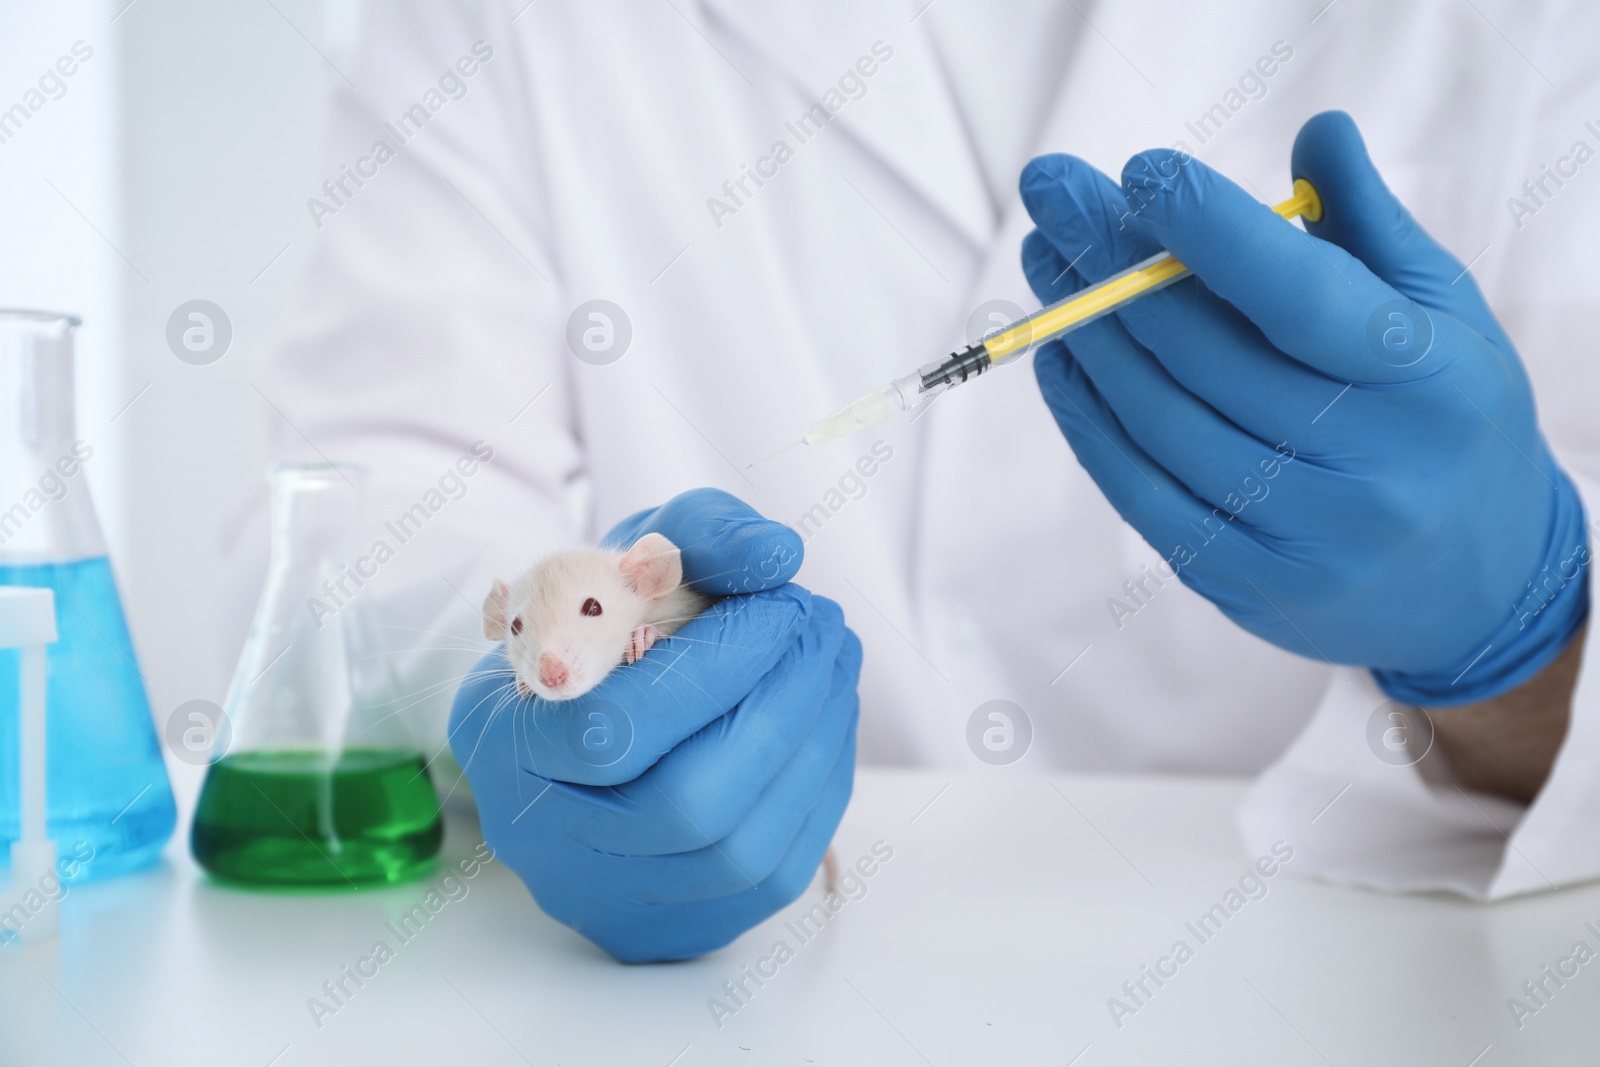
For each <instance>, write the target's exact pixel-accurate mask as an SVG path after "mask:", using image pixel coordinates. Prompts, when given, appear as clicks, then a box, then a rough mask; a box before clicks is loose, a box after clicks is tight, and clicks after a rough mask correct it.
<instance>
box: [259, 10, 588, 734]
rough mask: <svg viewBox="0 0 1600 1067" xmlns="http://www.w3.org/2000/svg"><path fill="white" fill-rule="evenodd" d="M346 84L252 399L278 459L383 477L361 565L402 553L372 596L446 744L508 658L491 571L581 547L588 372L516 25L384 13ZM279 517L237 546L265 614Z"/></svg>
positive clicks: (426, 716)
mask: <svg viewBox="0 0 1600 1067" xmlns="http://www.w3.org/2000/svg"><path fill="white" fill-rule="evenodd" d="M341 67H342V68H343V69H345V70H348V71H349V74H350V78H351V81H352V82H353V83H354V84H353V85H352V84H347V83H346V82H345V81H343V80H341V79H339V78H335V79H333V85H334V95H333V98H332V100H331V102H330V117H329V122H328V130H327V134H326V148H325V151H324V153H323V162H322V163H321V169H320V171H319V173H318V174H317V176H316V180H315V182H313V183H311V187H310V188H308V189H307V192H310V193H313V196H312V198H310V199H308V200H307V211H308V214H310V215H311V216H312V218H311V222H310V224H308V227H307V229H308V231H309V232H308V234H307V236H308V237H309V239H310V240H312V241H313V242H314V247H313V251H312V252H311V254H310V258H309V264H308V267H307V270H306V273H305V275H304V277H303V279H302V282H301V284H300V290H301V291H300V293H299V296H298V299H297V301H296V303H295V305H294V306H293V307H292V308H291V310H290V312H289V314H288V317H287V325H286V327H285V328H284V334H283V338H282V342H281V344H280V345H279V346H278V347H277V349H276V352H275V354H274V357H273V360H272V364H271V366H270V368H269V372H268V373H267V374H266V375H264V376H263V377H262V378H258V379H257V380H256V382H254V383H253V384H255V386H256V388H257V389H258V391H259V392H260V393H261V397H260V399H261V401H262V402H263V403H265V404H267V405H270V411H269V412H268V417H269V419H270V421H271V423H272V426H273V431H272V432H273V435H274V440H273V445H274V448H273V451H274V455H275V456H276V457H279V458H284V457H292V458H306V459H313V460H316V459H334V460H339V461H351V462H354V463H358V464H361V465H363V466H364V467H366V468H367V470H368V480H367V485H366V491H367V509H366V510H367V515H366V517H365V519H364V522H363V525H364V529H363V530H361V531H360V532H359V533H358V534H357V536H356V542H357V543H356V548H358V549H360V550H363V551H364V552H367V553H368V554H369V555H370V556H371V557H372V558H373V559H377V557H378V555H379V553H376V552H374V551H373V550H375V549H376V548H377V546H378V545H379V544H380V543H382V544H383V545H385V546H386V547H387V550H388V552H387V556H388V558H386V559H381V560H379V561H378V562H370V561H369V562H367V563H366V564H365V565H364V567H363V569H364V570H366V571H369V572H370V571H373V570H375V571H376V574H375V576H372V577H370V579H369V580H368V581H367V582H366V583H365V584H364V585H363V586H362V587H361V588H360V589H359V590H358V591H356V592H355V593H354V596H355V597H359V598H360V599H362V600H364V601H365V602H366V605H367V607H368V609H369V613H370V615H371V616H372V617H373V619H374V622H375V624H376V626H375V629H376V630H377V632H378V635H379V640H380V643H381V644H382V646H383V647H384V649H385V653H384V654H385V655H386V656H387V657H389V659H390V663H391V665H392V666H393V667H395V669H396V671H397V673H398V675H399V679H398V681H399V684H400V685H401V687H402V690H403V700H402V703H403V704H405V705H407V707H408V712H407V714H408V717H409V718H410V719H411V720H412V727H413V733H417V734H421V735H423V736H420V737H418V740H419V741H420V742H423V743H427V744H429V745H430V746H431V747H433V748H438V747H439V746H440V745H441V744H442V743H443V737H444V727H443V723H444V717H445V715H446V714H447V711H448V703H449V698H450V696H451V692H452V691H453V688H454V686H453V685H450V684H446V683H447V682H448V681H449V680H451V679H458V678H459V677H460V676H461V675H462V674H463V673H464V672H466V671H467V670H469V669H470V666H471V664H472V662H473V661H474V659H475V657H476V656H477V655H479V654H481V651H482V649H483V648H484V647H487V644H488V643H487V642H486V641H485V640H484V639H483V635H482V627H481V622H480V621H479V615H478V607H477V605H478V604H480V603H481V601H482V598H483V596H484V594H485V592H486V590H487V588H488V582H489V580H490V577H491V576H492V575H500V576H504V577H508V578H509V577H511V576H512V575H513V574H514V573H515V572H516V571H518V570H521V569H523V568H525V567H527V566H528V565H529V564H531V563H532V561H533V560H534V559H536V558H537V557H538V556H539V555H540V554H541V553H542V552H544V551H548V550H549V549H551V548H553V547H557V546H561V545H565V544H567V543H570V542H572V541H573V540H574V539H575V538H577V536H578V530H577V529H576V528H575V522H574V520H573V518H571V517H570V513H571V510H572V509H571V508H570V507H569V499H568V498H569V496H570V490H571V487H572V485H573V484H574V480H575V479H577V478H578V477H579V476H580V475H581V464H580V452H579V448H578V444H577V440H576V435H575V433H574V431H573V426H572V416H571V408H570V404H569V382H568V380H567V378H566V375H565V370H566V364H567V362H569V361H571V360H572V358H573V357H572V356H571V355H570V354H569V353H568V352H567V350H566V347H565V342H564V336H565V315H564V313H563V311H562V305H563V301H564V298H563V297H562V295H561V293H560V291H559V286H558V285H557V284H556V281H555V279H556V278H557V277H558V273H557V270H556V268H555V266H554V265H553V263H552V262H551V256H550V253H549V250H548V247H547V245H548V241H547V235H548V231H549V219H548V214H547V212H546V211H545V205H544V204H543V202H542V199H541V187H540V182H539V174H538V167H537V160H538V147H537V143H538V130H537V129H536V128H535V126H534V124H533V121H532V115H531V111H532V109H531V106H530V91H529V88H528V85H527V82H528V79H529V76H530V75H529V71H528V70H527V69H525V66H524V65H523V63H522V56H521V54H520V52H519V49H518V47H517V38H516V29H515V27H514V26H513V25H511V24H510V15H509V14H508V13H507V12H506V11H504V10H502V9H501V8H499V7H498V6H496V5H492V4H470V3H468V4H423V3H401V4H389V3H385V4H373V5H369V8H368V10H367V11H366V12H365V13H364V17H363V23H362V32H361V41H360V51H359V54H358V56H357V57H356V59H355V60H354V61H353V62H351V63H349V64H348V65H346V64H341ZM468 72H470V73H468ZM356 86H359V88H356ZM486 451H487V452H489V453H491V454H492V458H490V459H489V460H487V461H486V462H474V460H475V459H481V457H482V456H483V455H484V453H485V452H486ZM468 469H470V470H471V473H470V474H466V473H464V471H466V470H468ZM419 506H420V508H421V509H422V510H420V511H419V510H417V509H418V507H419ZM264 508H265V497H264V494H263V495H262V497H260V498H258V499H257V501H256V502H255V503H254V505H253V507H252V508H251V510H250V513H249V514H248V516H246V517H244V518H242V519H241V521H240V522H239V524H238V532H237V535H236V543H235V544H234V545H233V546H232V549H231V554H232V555H233V556H235V557H236V558H237V560H238V565H237V566H236V568H235V579H236V580H235V585H236V589H235V591H234V593H235V597H234V599H235V604H236V606H237V607H238V608H239V610H240V612H242V613H243V614H244V615H245V616H246V617H247V615H248V609H249V605H250V604H252V603H254V599H255V595H256V590H257V589H259V583H260V580H261V575H262V573H263V570H264V565H265V558H266V546H265V532H266V527H267V522H266V517H265V510H264ZM406 516H409V517H410V521H409V522H408V521H405V517H406ZM352 562H354V561H352ZM241 629H242V626H241Z"/></svg>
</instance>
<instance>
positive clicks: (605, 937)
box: [450, 489, 861, 962]
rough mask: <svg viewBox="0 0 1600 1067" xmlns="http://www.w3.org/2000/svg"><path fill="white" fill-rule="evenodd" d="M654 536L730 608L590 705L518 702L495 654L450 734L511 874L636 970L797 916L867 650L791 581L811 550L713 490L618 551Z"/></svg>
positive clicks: (821, 844) (616, 535) (686, 500)
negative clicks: (781, 914) (787, 911)
mask: <svg viewBox="0 0 1600 1067" xmlns="http://www.w3.org/2000/svg"><path fill="white" fill-rule="evenodd" d="M652 531H653V532H657V533H660V534H663V535H665V536H666V537H667V538H669V539H670V540H671V541H673V543H675V544H676V545H678V547H679V548H680V549H681V550H682V553H683V567H684V577H685V579H686V580H688V581H689V582H691V583H692V584H693V585H694V586H695V587H696V588H698V589H700V590H701V591H703V592H707V593H712V594H715V595H719V596H724V597H725V599H723V600H721V601H719V602H718V603H717V604H716V605H715V606H714V607H712V608H711V609H710V610H709V611H708V612H707V613H706V614H705V615H703V616H701V617H700V618H697V619H694V620H693V621H691V622H689V623H688V624H687V625H685V626H684V627H683V629H681V630H679V631H678V632H677V633H676V634H674V635H673V636H671V637H668V638H665V639H663V640H661V641H658V642H657V643H656V645H655V646H654V647H653V648H651V650H650V651H649V652H648V653H647V654H646V655H645V656H644V658H643V659H642V660H640V661H639V663H638V664H636V665H635V666H633V667H630V668H627V669H619V670H616V671H613V672H612V673H611V674H610V675H609V676H607V678H606V679H605V681H603V682H601V684H600V685H599V686H597V687H596V688H595V689H593V690H591V691H590V692H589V693H587V694H585V695H584V696H582V697H579V698H578V699H576V700H568V701H560V702H555V703H552V702H548V701H544V700H540V699H523V698H520V697H518V696H517V695H516V692H515V688H514V686H513V684H512V682H511V676H510V673H509V667H508V665H507V663H506V660H505V654H504V648H503V647H501V648H497V649H496V650H495V651H494V652H492V653H490V654H489V655H488V656H487V657H486V658H485V659H484V660H483V661H482V662H481V663H480V664H479V665H478V669H477V671H476V672H475V673H474V675H472V676H471V677H470V678H469V680H468V681H467V683H466V684H464V685H463V686H462V687H461V689H460V691H459V692H458V693H457V694H456V700H455V706H454V708H453V710H452V712H451V716H450V743H451V747H452V749H453V750H454V752H455V754H456V758H457V760H458V761H459V762H460V763H461V766H462V767H463V768H464V769H465V770H466V773H467V779H468V781H469V782H470V783H471V785H472V791H473V793H474V795H475V796H476V798H477V802H478V815H479V819H480V820H481V822H482V826H483V833H484V838H485V840H486V841H488V843H489V845H490V847H492V848H493V849H494V850H495V854H496V856H497V857H499V858H500V859H501V860H502V861H504V862H505V863H506V864H507V866H509V867H510V868H511V869H512V870H514V871H516V872H517V874H518V875H519V876H520V877H521V878H522V880H523V882H525V883H526V884H527V886H528V888H529V890H530V891H532V893H533V896H534V899H536V900H537V901H538V902H539V906H540V907H541V908H543V909H544V911H545V912H546V913H547V914H549V915H550V916H551V917H552V918H554V919H556V920H557V921H559V922H562V923H565V924H566V925H568V926H570V927H572V928H573V929H574V930H577V931H578V932H579V933H581V934H583V935H584V936H585V937H587V938H589V939H590V940H592V941H594V942H595V943H596V944H598V945H599V946H600V947H601V948H603V949H605V950H606V951H607V952H609V953H610V954H611V955H613V956H615V957H616V958H617V959H619V960H623V961H625V962H644V961H650V960H670V959H683V958H687V957H691V956H698V955H700V954H702V953H705V952H709V951H711V950H712V949H716V948H720V947H721V946H723V945H725V944H727V943H728V942H729V941H731V940H733V939H734V938H735V937H737V936H738V935H739V934H740V933H742V932H743V931H745V930H747V929H749V928H750V927H751V926H754V925H755V924H756V923H758V922H760V921H761V920H763V919H765V918H766V917H767V916H769V915H771V914H772V913H773V912H775V911H777V910H778V909H780V908H782V907H783V906H785V905H786V904H788V903H790V902H791V901H793V900H794V899H796V898H797V897H798V896H799V895H800V894H801V893H802V892H803V891H804V890H805V888H806V887H807V886H808V885H809V884H810V882H811V880H812V877H813V875H814V874H815V873H816V870H817V865H818V864H819V863H820V862H821V860H822V855H823V853H824V852H825V851H826V849H827V847H828V843H829V841H831V840H832V838H833V832H834V829H835V828H836V827H837V826H838V824H839V819H840V817H841V816H842V815H843V814H844V809H845V805H846V804H847V803H848V802H849V800H850V790H851V785H852V782H853V779H854V771H855V727H856V716H857V711H858V704H857V699H856V679H857V676H858V675H859V673H860V669H861V643H860V641H859V640H857V638H856V636H855V634H853V633H852V632H850V630H848V629H846V628H845V625H844V616H843V614H842V613H841V611H840V609H839V606H838V605H837V604H835V603H834V602H833V601H831V600H825V599H823V598H822V597H814V596H812V595H811V594H810V593H809V592H807V591H806V590H804V589H802V588H800V587H799V586H797V585H794V584H792V583H790V581H789V579H790V578H792V577H793V576H794V574H795V572H796V571H798V570H799V568H800V559H801V552H802V546H801V541H800V538H799V536H798V535H797V534H796V533H795V532H794V531H793V530H791V529H789V528H788V527H786V526H783V525H782V524H780V523H776V522H771V521H768V520H766V519H763V518H761V517H760V516H759V515H757V514H756V513H755V512H754V511H752V510H750V508H749V507H748V506H747V505H745V504H744V503H742V502H741V501H739V500H737V499H736V498H734V497H732V496H729V495H728V494H727V493H723V492H719V491H716V490H711V489H697V490H693V491H691V492H687V493H684V494H682V495H681V496H678V497H675V498H673V499H672V500H671V501H669V502H668V503H667V504H665V505H663V506H662V507H660V508H658V509H655V510H652V511H648V512H641V513H639V514H638V515H635V516H633V517H631V518H629V519H627V520H626V521H624V522H623V523H621V524H620V525H618V527H617V528H616V529H614V530H613V531H612V532H611V534H610V535H608V536H607V538H606V540H607V542H608V543H612V544H616V545H629V544H632V543H633V541H635V540H636V539H638V537H640V536H641V535H643V534H645V533H649V532H652Z"/></svg>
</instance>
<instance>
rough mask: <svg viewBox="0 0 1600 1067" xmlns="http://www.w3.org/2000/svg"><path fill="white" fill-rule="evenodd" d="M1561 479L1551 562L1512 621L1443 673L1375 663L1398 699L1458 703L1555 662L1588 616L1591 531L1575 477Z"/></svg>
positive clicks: (1502, 689)
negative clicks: (1411, 671)
mask: <svg viewBox="0 0 1600 1067" xmlns="http://www.w3.org/2000/svg"><path fill="white" fill-rule="evenodd" d="M1551 473H1552V474H1553V476H1554V477H1555V478H1556V479H1557V486H1558V490H1557V493H1556V509H1555V516H1554V518H1553V520H1552V521H1551V524H1550V536H1549V538H1548V539H1547V540H1546V543H1545V553H1544V562H1543V564H1542V565H1541V566H1540V568H1539V570H1538V571H1536V572H1535V573H1534V576H1533V578H1532V580H1530V581H1529V582H1528V583H1527V584H1526V585H1525V586H1524V587H1523V590H1522V594H1521V595H1520V597H1519V598H1518V600H1517V602H1516V603H1515V604H1513V605H1511V610H1510V612H1509V615H1508V617H1507V619H1506V621H1505V623H1504V624H1503V625H1502V626H1501V627H1500V629H1499V630H1498V631H1496V632H1495V633H1494V634H1493V635H1492V636H1490V637H1488V638H1486V639H1485V640H1484V641H1483V642H1481V643H1480V644H1479V645H1478V646H1477V647H1476V648H1474V649H1473V651H1472V652H1471V653H1470V654H1469V655H1468V656H1467V657H1464V658H1463V659H1462V660H1461V662H1460V663H1459V664H1457V665H1455V666H1454V667H1452V668H1451V669H1450V670H1447V671H1440V672H1438V673H1437V674H1405V673H1402V672H1399V671H1384V670H1376V669H1374V670H1373V672H1372V677H1373V680H1374V681H1376V682H1377V683H1378V688H1380V689H1382V690H1383V691H1384V693H1385V694H1386V695H1388V696H1389V697H1390V698H1391V699H1393V700H1398V701H1401V702H1403V703H1406V704H1415V705H1419V706H1422V707H1453V706H1455V705H1459V704H1472V703H1476V702H1478V701H1481V700H1489V699H1491V698H1493V697H1497V696H1499V695H1500V694H1501V693H1507V692H1510V691H1511V690H1513V689H1515V688H1517V687H1518V686H1519V685H1521V684H1522V683H1524V682H1526V681H1528V680H1529V679H1530V678H1533V677H1534V676H1535V675H1537V674H1538V673H1539V672H1540V671H1542V670H1544V669H1545V668H1546V667H1548V666H1549V665H1550V664H1551V662H1552V661H1554V660H1555V658H1556V657H1557V656H1559V655H1561V653H1562V651H1563V650H1564V649H1565V648H1566V647H1567V645H1568V644H1569V643H1570V642H1571V640H1572V637H1573V635H1574V634H1576V633H1577V632H1578V630H1579V629H1580V628H1581V627H1582V626H1583V624H1584V622H1585V621H1587V619H1588V617H1589V575H1588V567H1589V534H1588V527H1587V524H1586V522H1585V518H1584V512H1583V501H1582V500H1581V499H1579V497H1578V491H1577V489H1576V488H1575V487H1574V486H1573V484H1572V481H1571V479H1570V478H1568V477H1567V474H1566V472H1565V471H1563V470H1562V469H1561V468H1560V467H1557V466H1554V465H1553V464H1552V472H1551Z"/></svg>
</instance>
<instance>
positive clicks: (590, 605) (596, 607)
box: [583, 597, 600, 615]
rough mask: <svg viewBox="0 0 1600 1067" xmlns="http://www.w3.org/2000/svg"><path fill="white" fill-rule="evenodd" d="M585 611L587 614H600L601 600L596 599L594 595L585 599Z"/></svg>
mask: <svg viewBox="0 0 1600 1067" xmlns="http://www.w3.org/2000/svg"><path fill="white" fill-rule="evenodd" d="M583 613H584V614H585V615H598V614H600V601H598V600H596V599H595V598H594V597H590V598H589V599H588V600H585V601H584V602H583Z"/></svg>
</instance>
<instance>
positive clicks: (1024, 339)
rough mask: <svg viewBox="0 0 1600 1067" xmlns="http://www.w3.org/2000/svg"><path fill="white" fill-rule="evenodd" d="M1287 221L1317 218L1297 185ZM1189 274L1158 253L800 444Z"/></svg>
mask: <svg viewBox="0 0 1600 1067" xmlns="http://www.w3.org/2000/svg"><path fill="white" fill-rule="evenodd" d="M1273 210H1274V211H1276V212H1277V213H1278V214H1279V215H1281V216H1283V217H1284V218H1286V219H1292V218H1295V217H1296V216H1300V215H1303V216H1305V218H1306V220H1307V221H1309V222H1317V221H1318V220H1320V219H1321V218H1322V200H1321V198H1320V197H1319V196H1318V195H1317V191H1316V189H1314V188H1313V187H1312V185H1311V183H1310V182H1308V181H1306V180H1305V179H1304V178H1297V179H1296V180H1295V183H1294V195H1293V196H1291V197H1290V198H1289V199H1287V200H1285V201H1284V202H1283V203H1281V204H1277V205H1275V206H1274V207H1273ZM1190 273H1191V272H1190V270H1189V268H1188V267H1185V266H1184V265H1183V264H1182V263H1180V262H1178V260H1177V259H1176V258H1175V257H1174V256H1173V255H1172V254H1171V253H1170V252H1160V253H1157V254H1156V255H1153V256H1151V257H1150V258H1149V259H1146V260H1144V261H1143V262H1141V263H1135V264H1134V265H1133V266H1132V267H1129V268H1128V269H1127V270H1125V271H1122V272H1121V273H1118V274H1113V275H1112V276H1111V277H1109V278H1106V279H1105V280H1104V281H1101V282H1099V283H1097V284H1095V285H1091V286H1090V287H1089V288H1087V289H1083V290H1080V291H1078V292H1076V293H1073V294H1072V295H1071V296H1068V297H1066V298H1064V299H1062V300H1058V301H1056V302H1055V303H1053V304H1051V305H1049V306H1048V307H1045V308H1041V309H1040V310H1039V311H1036V312H1034V313H1033V314H1032V315H1029V316H1028V317H1027V318H1025V319H1021V320H1019V321H1017V322H1014V323H1012V324H1011V325H1009V326H1006V327H1004V328H1003V329H1000V330H997V331H995V332H993V333H991V334H989V335H988V336H987V337H986V338H984V339H983V340H980V341H978V342H976V343H974V344H971V345H969V346H967V347H966V348H963V349H961V350H960V351H957V352H952V353H951V354H950V355H948V356H946V357H945V358H943V359H939V360H935V361H934V362H932V363H929V364H926V365H924V366H922V367H919V368H918V369H917V370H915V371H913V372H912V373H910V374H907V375H906V376H905V377H903V378H896V379H894V381H892V382H890V383H889V384H888V385H886V386H885V387H884V388H882V389H875V390H873V391H872V392H870V393H868V394H867V395H866V396H864V397H862V398H861V399H860V400H857V401H856V402H855V403H853V404H850V405H849V406H847V407H843V408H840V409H839V410H838V411H836V412H834V413H833V414H832V415H829V416H828V417H827V418H825V419H820V420H818V421H817V422H814V423H812V424H811V427H810V429H808V430H806V432H805V435H804V436H803V437H801V438H800V443H801V444H807V445H814V444H819V443H821V442H823V441H831V440H833V439H834V438H836V437H844V436H846V435H848V434H852V433H855V432H856V431H857V430H859V429H861V428H862V427H864V426H871V425H872V424H873V423H875V422H882V421H884V420H885V419H890V418H893V417H894V415H895V413H896V412H900V411H910V410H911V409H912V408H915V407H917V406H918V405H920V404H923V403H925V402H927V401H930V400H932V399H933V398H934V397H936V396H938V395H939V394H940V393H943V392H944V391H946V390H947V389H952V388H954V387H955V386H958V385H960V384H961V383H963V382H965V381H967V380H969V379H971V378H976V377H977V376H978V375H980V374H982V373H984V372H985V371H987V370H988V369H989V368H990V367H995V366H999V365H1000V364H1002V363H1007V362H1010V361H1012V360H1014V359H1016V358H1017V357H1018V356H1020V355H1022V354H1023V353H1025V352H1028V351H1030V350H1031V349H1033V348H1035V347H1037V346H1038V345H1042V344H1044V343H1045V342H1046V341H1050V340H1053V339H1055V338H1057V337H1060V336H1062V335H1063V334H1067V333H1071V332H1072V331H1073V330H1076V329H1078V328H1079V327H1080V326H1086V325H1088V324H1089V323H1091V322H1093V321H1095V320H1096V319H1098V318H1101V317H1102V316H1105V315H1109V314H1110V313H1111V312H1113V311H1116V310H1117V309H1118V308H1120V307H1124V306H1126V305H1127V304H1130V303H1132V302H1133V301H1135V300H1138V299H1139V298H1140V297H1142V296H1146V295H1148V294H1150V293H1153V292H1156V291H1157V290H1158V289H1164V288H1166V287H1167V286H1169V285H1171V284H1172V283H1173V282H1176V281H1181V280H1182V279H1184V278H1187V277H1189V275H1190Z"/></svg>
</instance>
